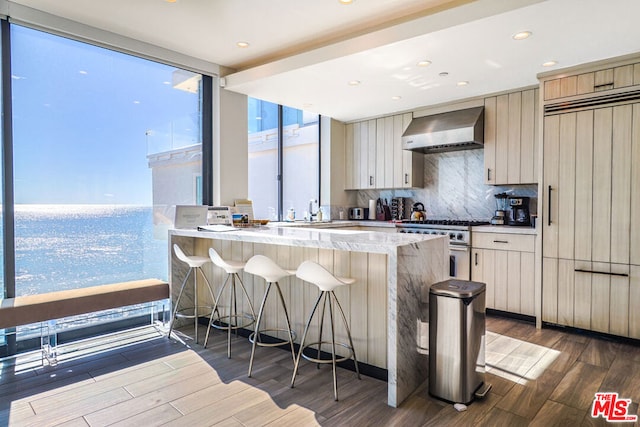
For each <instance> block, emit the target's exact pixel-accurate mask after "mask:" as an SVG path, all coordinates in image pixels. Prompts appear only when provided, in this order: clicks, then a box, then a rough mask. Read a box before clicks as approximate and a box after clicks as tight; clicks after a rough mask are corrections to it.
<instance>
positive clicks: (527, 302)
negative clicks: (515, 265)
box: [520, 252, 536, 316]
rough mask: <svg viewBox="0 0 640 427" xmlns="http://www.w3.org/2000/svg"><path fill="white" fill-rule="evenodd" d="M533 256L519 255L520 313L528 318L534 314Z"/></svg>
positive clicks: (528, 254) (531, 253)
mask: <svg viewBox="0 0 640 427" xmlns="http://www.w3.org/2000/svg"><path fill="white" fill-rule="evenodd" d="M535 271H536V265H535V254H534V253H533V252H521V253H520V313H522V314H526V315H528V316H535V314H536V301H535V298H536V288H535V283H536V281H535V276H536V273H535Z"/></svg>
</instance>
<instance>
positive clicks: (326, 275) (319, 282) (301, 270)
mask: <svg viewBox="0 0 640 427" xmlns="http://www.w3.org/2000/svg"><path fill="white" fill-rule="evenodd" d="M296 276H298V278H300V279H302V280H304V281H306V282H309V283H311V284H314V285H316V286H317V287H318V288H319V289H320V291H321V292H320V295H319V296H318V299H317V300H316V303H315V305H314V306H313V310H312V311H311V315H310V316H309V320H308V321H307V324H306V325H305V327H304V333H303V334H302V341H301V342H300V349H299V350H298V356H297V357H296V361H295V364H294V366H293V376H292V378H291V387H292V388H293V386H294V385H295V380H296V374H297V373H298V366H299V365H300V357H301V356H302V357H304V358H305V359H307V360H309V361H311V362H314V363H318V364H320V363H331V364H332V366H333V397H334V399H335V400H338V379H337V377H336V363H338V362H344V361H346V360H349V359H351V358H353V361H354V363H355V366H356V374H357V375H358V379H360V369H359V368H358V359H356V351H355V348H354V346H353V340H352V339H351V330H350V329H349V325H348V324H347V318H346V317H345V315H344V311H343V310H342V306H341V305H340V301H338V298H336V294H335V293H334V289H335V288H337V287H339V286H345V285H350V284H352V283H354V282H355V279H351V278H343V277H336V276H334V275H333V274H331V273H330V272H329V271H328V270H327V269H325V268H324V267H323V266H321V265H320V264H318V263H316V262H313V261H304V262H303V263H302V264H300V267H298V271H297V272H296ZM323 298H324V301H323V303H322V312H321V313H320V316H321V317H320V333H319V334H318V341H317V342H314V343H310V344H307V345H305V344H304V343H305V340H306V338H307V332H309V325H310V324H311V320H312V319H313V316H314V314H315V313H316V310H317V309H318V305H319V304H320V300H322V299H323ZM327 301H329V318H330V319H331V341H323V340H322V327H323V324H324V312H325V308H326V305H327ZM334 303H335V304H337V306H338V309H339V310H340V314H341V315H342V321H343V322H344V327H345V328H346V330H347V336H348V337H349V344H348V345H347V344H345V343H337V342H336V340H335V327H334V321H333V312H334V310H335V309H334ZM322 344H331V359H322V358H321V354H320V352H321V348H322ZM315 345H317V346H318V353H317V357H311V356H309V355H307V354H304V350H305V349H306V348H308V347H311V346H315ZM336 345H339V346H341V347H344V348H346V349H347V350H349V356H347V357H340V358H337V357H336Z"/></svg>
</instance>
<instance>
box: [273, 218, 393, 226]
mask: <svg viewBox="0 0 640 427" xmlns="http://www.w3.org/2000/svg"><path fill="white" fill-rule="evenodd" d="M268 226H269V227H303V228H344V227H385V228H395V227H396V223H395V222H392V221H374V220H356V219H353V220H346V219H344V220H343V219H341V220H332V221H313V222H309V221H294V222H286V221H282V222H270V223H269V224H268Z"/></svg>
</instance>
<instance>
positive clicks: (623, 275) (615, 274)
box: [573, 268, 629, 277]
mask: <svg viewBox="0 0 640 427" xmlns="http://www.w3.org/2000/svg"><path fill="white" fill-rule="evenodd" d="M573 271H577V272H579V273H591V274H606V275H607V276H620V277H629V275H628V274H626V273H609V272H607V271H593V270H585V269H583V268H576V269H575V270H573Z"/></svg>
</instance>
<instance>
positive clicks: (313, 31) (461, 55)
mask: <svg viewBox="0 0 640 427" xmlns="http://www.w3.org/2000/svg"><path fill="white" fill-rule="evenodd" d="M11 2H13V3H19V4H21V5H24V6H28V7H31V8H34V9H39V10H42V11H45V12H48V13H50V14H53V15H58V16H62V17H65V18H67V19H71V20H74V21H78V22H82V23H85V24H87V25H90V26H93V27H96V28H100V29H104V30H108V31H111V32H114V33H117V34H121V35H124V36H127V37H131V38H135V39H138V40H141V41H144V42H147V43H151V44H154V45H157V46H161V47H164V48H167V49H171V50H174V51H178V52H181V53H184V54H186V55H189V56H192V57H195V58H199V59H202V60H205V61H209V62H213V63H216V64H219V65H222V66H225V67H229V68H233V69H235V70H237V71H236V72H234V73H231V74H229V75H227V76H226V88H227V89H229V90H233V91H237V92H240V93H244V94H247V95H250V96H254V97H257V98H261V99H265V100H269V101H272V102H277V103H281V104H284V105H288V106H291V107H297V108H302V109H305V110H308V111H313V112H317V113H319V114H323V115H326V116H331V117H334V118H336V119H338V120H343V121H351V120H356V119H361V118H365V117H375V116H379V115H385V114H391V113H395V112H399V111H407V110H412V109H416V108H420V107H424V106H429V105H435V104H440V103H443V102H448V101H452V100H458V99H464V98H469V97H474V96H479V95H484V94H488V93H494V92H499V91H502V90H508V89H514V88H519V87H524V86H530V85H534V84H536V83H537V79H536V75H537V74H538V73H540V72H543V71H548V70H550V69H558V68H563V67H568V66H572V65H577V64H581V63H585V62H590V61H594V60H600V59H605V58H609V57H614V56H619V55H624V54H628V53H634V52H640V25H638V24H637V19H636V18H637V17H638V16H640V1H638V0H609V1H602V0H476V1H469V0H467V1H465V0H453V1H452V0H355V1H354V2H353V3H352V4H351V5H347V6H345V5H341V4H340V3H339V2H338V0H313V1H310V0H306V1H301V0H269V1H266V0H177V1H176V2H175V3H169V2H167V1H166V0H135V1H132V0H110V1H108V2H104V1H95V0H94V1H87V0H65V1H50V0H11ZM523 30H528V31H531V32H532V33H533V35H532V36H531V37H530V38H528V39H526V40H522V41H516V40H513V39H512V35H513V34H514V33H516V32H519V31H523ZM238 41H246V42H249V43H250V46H249V47H248V48H245V49H241V48H238V47H236V42H238ZM422 59H428V60H430V61H431V62H432V64H431V65H430V66H428V67H417V66H416V63H417V62H418V61H419V60H422ZM548 60H556V61H558V64H557V65H556V66H554V67H550V68H545V67H542V65H541V64H542V63H543V62H545V61H548ZM442 72H447V73H448V76H446V77H441V76H440V75H439V74H440V73H442ZM351 80H359V81H360V82H361V84H360V85H358V86H350V85H349V84H348V82H349V81H351ZM459 81H468V82H469V84H468V85H466V86H458V85H457V82H459ZM394 96H400V97H401V99H399V100H393V99H392V97H394Z"/></svg>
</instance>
